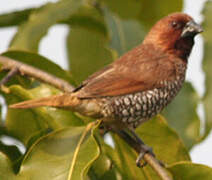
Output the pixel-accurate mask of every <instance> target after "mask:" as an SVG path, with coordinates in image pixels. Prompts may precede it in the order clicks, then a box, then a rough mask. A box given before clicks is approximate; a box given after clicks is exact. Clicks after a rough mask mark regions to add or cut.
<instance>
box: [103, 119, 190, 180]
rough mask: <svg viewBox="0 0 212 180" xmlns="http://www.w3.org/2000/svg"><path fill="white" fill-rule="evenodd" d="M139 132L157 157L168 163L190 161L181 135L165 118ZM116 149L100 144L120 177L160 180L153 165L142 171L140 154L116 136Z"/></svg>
mask: <svg viewBox="0 0 212 180" xmlns="http://www.w3.org/2000/svg"><path fill="white" fill-rule="evenodd" d="M136 133H137V134H138V135H139V137H140V138H141V139H142V140H144V142H145V143H146V144H147V145H148V146H150V147H152V148H153V152H154V153H155V155H156V158H157V159H159V160H161V161H162V162H164V163H165V164H172V163H175V162H179V161H189V160H190V157H189V154H188V152H187V151H186V149H185V147H184V145H183V143H182V142H181V140H180V139H179V137H178V136H177V134H176V133H175V132H174V131H173V130H172V129H170V128H169V127H168V126H167V123H166V122H165V120H164V119H163V118H162V117H161V116H157V117H156V118H153V119H152V120H150V121H148V122H145V123H144V124H142V125H141V126H140V127H138V128H137V130H136ZM113 140H114V144H115V147H114V149H113V148H111V147H110V146H108V145H106V144H104V143H100V144H101V147H102V149H103V152H104V154H106V155H107V157H108V158H109V159H110V160H111V161H112V163H113V164H114V167H115V169H117V171H118V173H119V176H121V177H123V178H124V179H126V180H128V179H129V180H130V179H135V180H136V179H139V180H142V179H144V180H146V179H154V180H157V179H158V180H159V178H158V176H157V174H156V173H155V172H154V171H153V170H152V168H151V167H150V166H148V165H147V166H146V167H144V168H142V169H140V168H138V167H137V166H136V163H135V161H136V158H137V156H138V155H137V153H135V151H134V150H132V148H131V147H129V146H128V145H127V144H126V142H124V141H123V140H122V139H120V138H119V137H118V136H117V135H113Z"/></svg>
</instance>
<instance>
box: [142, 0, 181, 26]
mask: <svg viewBox="0 0 212 180" xmlns="http://www.w3.org/2000/svg"><path fill="white" fill-rule="evenodd" d="M141 7H142V8H141V11H140V15H139V20H140V21H141V23H142V24H143V25H145V27H146V29H149V28H150V27H152V26H153V25H154V24H155V23H156V22H157V21H158V20H159V19H161V18H162V17H164V16H167V15H168V14H170V13H173V12H180V11H182V7H183V0H177V1H169V0H162V1H154V0H148V1H146V0H142V6H141Z"/></svg>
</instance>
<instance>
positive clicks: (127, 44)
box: [104, 9, 146, 56]
mask: <svg viewBox="0 0 212 180" xmlns="http://www.w3.org/2000/svg"><path fill="white" fill-rule="evenodd" d="M104 13H105V19H106V22H107V26H108V30H109V33H110V36H111V42H110V47H111V48H113V49H115V50H116V51H117V52H118V55H119V56H120V55H123V54H124V53H125V52H127V51H129V50H131V49H132V48H134V47H135V46H137V45H138V44H140V43H141V42H142V40H143V38H144V35H145V34H146V33H145V31H144V28H143V27H142V25H141V24H140V23H139V21H137V20H134V19H133V20H123V19H121V18H119V17H118V16H116V15H114V14H113V13H111V12H110V11H109V10H107V9H105V11H104Z"/></svg>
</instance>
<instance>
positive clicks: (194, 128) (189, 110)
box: [163, 83, 200, 149]
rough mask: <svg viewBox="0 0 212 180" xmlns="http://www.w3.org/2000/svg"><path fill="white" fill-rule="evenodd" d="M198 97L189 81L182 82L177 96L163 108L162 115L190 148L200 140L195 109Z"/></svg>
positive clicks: (198, 123)
mask: <svg viewBox="0 0 212 180" xmlns="http://www.w3.org/2000/svg"><path fill="white" fill-rule="evenodd" d="M198 103H199V98H198V95H197V93H196V91H195V90H194V89H193V87H192V85H191V84H190V83H184V85H183V88H182V89H181V91H180V92H179V94H178V95H177V97H176V98H175V99H174V100H173V101H172V102H171V103H170V104H169V105H168V106H167V107H166V108H165V109H164V111H163V115H164V116H165V117H166V119H167V121H168V124H169V125H170V126H171V127H172V128H174V129H175V130H176V131H177V132H178V135H179V136H180V137H181V138H182V140H183V142H184V144H185V145H186V147H187V148H188V149H190V148H191V147H192V146H193V145H194V144H196V143H197V142H199V140H200V120H199V117H198V115H197V112H196V109H197V105H198Z"/></svg>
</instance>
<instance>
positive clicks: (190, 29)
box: [181, 20, 203, 38]
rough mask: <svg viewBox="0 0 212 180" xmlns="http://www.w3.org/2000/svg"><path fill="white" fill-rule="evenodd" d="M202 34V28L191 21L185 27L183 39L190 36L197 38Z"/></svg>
mask: <svg viewBox="0 0 212 180" xmlns="http://www.w3.org/2000/svg"><path fill="white" fill-rule="evenodd" d="M201 32H203V29H202V27H201V26H200V25H199V24H197V23H196V22H194V21H193V20H191V21H189V22H188V23H187V24H186V25H185V27H184V29H183V32H182V34H181V37H183V38H184V37H188V36H195V35H196V34H199V33H201Z"/></svg>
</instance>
